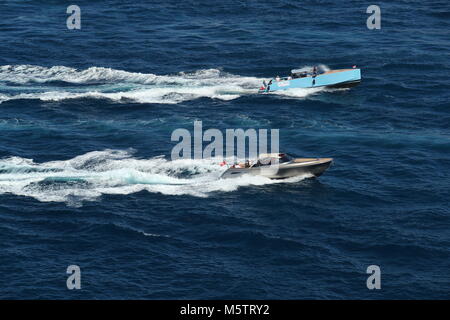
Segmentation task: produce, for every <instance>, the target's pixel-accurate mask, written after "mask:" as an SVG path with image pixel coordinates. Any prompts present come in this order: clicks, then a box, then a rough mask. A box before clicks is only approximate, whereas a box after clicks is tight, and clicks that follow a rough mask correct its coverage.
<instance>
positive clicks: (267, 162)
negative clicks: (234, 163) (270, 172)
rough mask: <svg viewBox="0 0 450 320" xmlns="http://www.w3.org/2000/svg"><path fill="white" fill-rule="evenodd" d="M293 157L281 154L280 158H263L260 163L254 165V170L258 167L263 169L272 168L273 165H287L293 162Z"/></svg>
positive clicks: (259, 160)
mask: <svg viewBox="0 0 450 320" xmlns="http://www.w3.org/2000/svg"><path fill="white" fill-rule="evenodd" d="M292 159H293V158H292V157H291V156H289V155H287V154H285V153H280V154H279V155H278V157H275V156H270V157H261V158H259V159H258V161H256V162H255V163H254V164H253V165H252V168H256V167H262V166H270V165H272V164H275V163H277V160H278V163H279V164H280V163H286V162H290V161H292Z"/></svg>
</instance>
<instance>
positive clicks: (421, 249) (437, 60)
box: [0, 0, 450, 299]
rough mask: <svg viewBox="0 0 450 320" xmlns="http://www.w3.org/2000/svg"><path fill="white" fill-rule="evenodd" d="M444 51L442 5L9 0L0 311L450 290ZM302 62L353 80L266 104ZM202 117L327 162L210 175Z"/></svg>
mask: <svg viewBox="0 0 450 320" xmlns="http://www.w3.org/2000/svg"><path fill="white" fill-rule="evenodd" d="M70 4H76V5H78V6H79V7H80V9H81V29H80V30H69V29H68V28H67V26H66V20H67V18H68V17H69V14H67V13H66V9H67V6H69V5H70ZM371 4H377V5H379V6H380V8H381V29H379V30H377V29H375V30H370V29H368V28H367V25H366V20H367V18H368V17H369V16H370V14H368V13H366V9H367V7H368V6H369V5H371ZM449 49H450V3H449V2H448V0H430V1H414V0H408V1H376V3H375V2H374V3H372V2H368V1H335V0H334V1H331V0H322V1H319V0H317V1H298V0H295V1H294V0H280V1H253V0H249V1H237V0H227V1H215V0H208V1H206V0H196V1H193V0H187V1H172V0H168V1H123V0H121V1H119V0H112V1H93V0H90V1H81V0H76V1H75V0H74V1H57V0H33V1H19V0H3V1H1V3H0V137H1V138H0V298H2V299H24V298H26V299H110V298H113V299H237V298H246V299H422V298H427V299H428V298H430V299H432V298H437V299H448V298H450V251H449V248H450V208H449V205H450V102H449V100H450V90H449V89H450V87H449V83H450V53H449ZM314 65H324V66H326V67H328V68H330V69H338V68H351V67H352V66H353V65H357V67H359V68H361V70H362V77H363V81H362V83H361V84H360V85H359V86H358V87H355V88H352V89H349V90H348V89H347V90H324V89H298V90H293V91H288V92H284V93H283V94H265V95H260V94H257V89H258V87H259V86H260V85H261V83H262V81H263V80H264V79H265V80H268V79H270V78H272V77H274V76H275V75H280V76H283V75H287V74H288V73H289V71H290V69H292V68H308V67H311V66H314ZM195 120H199V121H202V123H203V128H204V129H205V130H206V129H209V128H215V129H219V130H221V131H222V132H225V130H226V129H238V128H242V129H245V130H246V129H252V128H253V129H269V130H270V129H279V130H280V150H281V151H284V152H288V153H290V154H293V155H296V156H301V157H333V158H334V160H335V162H334V165H333V166H332V167H331V168H330V169H329V170H328V171H327V172H326V173H325V174H324V175H323V176H321V177H320V178H319V179H304V177H300V178H297V179H291V180H288V181H271V180H268V179H265V178H257V179H251V178H248V177H243V178H238V179H230V180H220V179H219V177H220V174H221V173H222V172H223V171H224V170H225V167H221V166H220V165H219V161H218V160H217V159H206V160H194V159H192V160H176V161H171V157H170V155H171V151H172V148H173V147H174V146H175V145H176V144H177V142H174V141H171V135H172V132H173V131H174V130H175V129H178V128H184V129H187V130H189V131H190V132H192V131H193V125H194V121H195ZM69 265H78V266H79V267H80V269H81V290H76V289H75V290H68V289H67V287H66V280H67V277H68V276H69V275H68V274H67V273H66V269H67V267H68V266H69ZM370 265H377V266H379V267H380V270H381V289H380V290H376V289H375V290H369V289H368V288H367V286H366V280H367V278H368V277H369V274H367V273H366V270H367V267H368V266H370Z"/></svg>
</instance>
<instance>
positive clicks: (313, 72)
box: [312, 66, 317, 77]
mask: <svg viewBox="0 0 450 320" xmlns="http://www.w3.org/2000/svg"><path fill="white" fill-rule="evenodd" d="M312 74H313V77H315V76H317V66H314V67H313V70H312Z"/></svg>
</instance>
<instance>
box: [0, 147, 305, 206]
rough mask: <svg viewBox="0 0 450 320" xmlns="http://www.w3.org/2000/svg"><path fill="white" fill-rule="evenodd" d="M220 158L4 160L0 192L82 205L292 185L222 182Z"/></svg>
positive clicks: (111, 154)
mask: <svg viewBox="0 0 450 320" xmlns="http://www.w3.org/2000/svg"><path fill="white" fill-rule="evenodd" d="M218 163H219V161H218V160H217V161H216V160H175V161H168V160H166V159H164V158H162V157H155V158H150V159H139V158H136V157H133V151H132V150H104V151H93V152H89V153H86V154H84V155H81V156H78V157H75V158H73V159H69V160H64V161H50V162H44V163H35V162H34V161H33V160H31V159H26V158H21V157H10V158H5V159H0V194H7V193H8V194H15V195H20V196H27V197H32V198H35V199H37V200H39V201H42V202H66V203H69V204H71V205H81V203H82V201H93V200H96V199H98V198H99V197H100V196H102V195H104V194H116V195H127V194H131V193H135V192H140V191H143V190H146V191H148V192H150V193H162V194H165V195H190V196H194V197H208V196H210V195H211V194H213V193H216V192H231V191H235V190H237V189H238V188H239V187H244V186H251V185H266V184H274V183H290V182H291V183H292V182H297V181H300V180H302V179H304V178H306V177H308V176H300V177H296V178H292V179H287V180H283V181H279V180H270V179H268V178H264V177H248V176H243V177H240V178H235V179H225V180H223V179H219V178H220V175H221V174H222V172H223V171H224V170H226V169H225V168H224V167H221V166H219V164H218Z"/></svg>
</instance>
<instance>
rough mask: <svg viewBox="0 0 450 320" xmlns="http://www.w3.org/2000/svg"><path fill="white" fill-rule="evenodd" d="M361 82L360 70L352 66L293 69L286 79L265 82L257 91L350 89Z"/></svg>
mask: <svg viewBox="0 0 450 320" xmlns="http://www.w3.org/2000/svg"><path fill="white" fill-rule="evenodd" d="M360 82H361V69H358V68H356V66H354V67H353V68H352V69H339V70H328V71H325V70H323V69H321V68H320V67H313V68H312V69H311V70H304V69H294V70H292V71H291V75H290V76H288V77H283V78H280V77H278V76H277V77H276V78H274V79H272V80H270V81H269V82H268V83H266V82H265V81H264V82H263V85H262V86H261V88H260V89H259V92H260V93H265V92H273V91H280V90H287V89H295V88H319V87H327V88H351V87H354V86H356V85H358V84H359V83H360Z"/></svg>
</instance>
